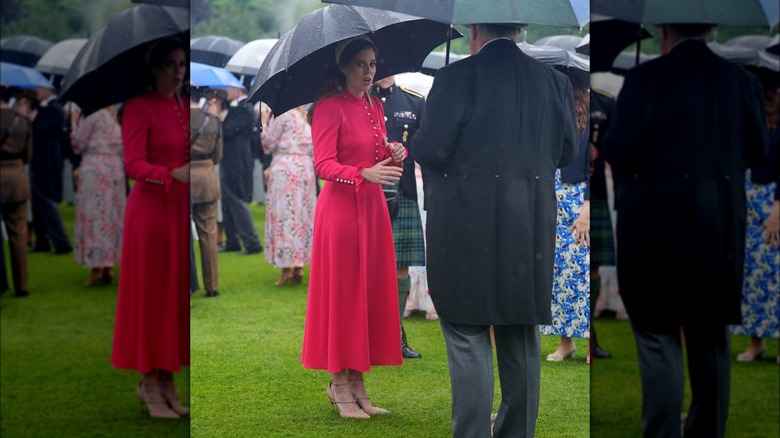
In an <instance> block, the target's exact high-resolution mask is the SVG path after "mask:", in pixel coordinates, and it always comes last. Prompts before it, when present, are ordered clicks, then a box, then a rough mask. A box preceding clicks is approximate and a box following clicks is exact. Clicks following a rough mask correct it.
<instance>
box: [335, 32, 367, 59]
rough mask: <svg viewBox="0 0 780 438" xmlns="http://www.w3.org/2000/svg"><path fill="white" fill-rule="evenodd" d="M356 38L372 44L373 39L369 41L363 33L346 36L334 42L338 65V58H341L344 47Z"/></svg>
mask: <svg viewBox="0 0 780 438" xmlns="http://www.w3.org/2000/svg"><path fill="white" fill-rule="evenodd" d="M357 40H366V41H368V42H369V43H372V44H373V41H371V39H370V38H369V37H367V36H365V35H358V36H356V37H352V38H347V39H345V40H341V41H339V42H338V43H337V44H336V65H339V59H340V58H341V53H342V52H344V49H346V48H347V46H348V45H349V44H350V43H352V42H353V41H357Z"/></svg>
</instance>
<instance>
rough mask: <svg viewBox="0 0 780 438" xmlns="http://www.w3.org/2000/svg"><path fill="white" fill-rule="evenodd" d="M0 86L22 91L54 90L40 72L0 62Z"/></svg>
mask: <svg viewBox="0 0 780 438" xmlns="http://www.w3.org/2000/svg"><path fill="white" fill-rule="evenodd" d="M0 86H2V87H18V88H22V89H25V88H38V87H43V88H52V89H53V88H54V86H53V85H52V84H50V83H49V81H47V80H46V77H45V76H43V75H42V74H41V72H39V71H38V70H35V69H33V68H29V67H24V66H22V65H17V64H11V63H8V62H0Z"/></svg>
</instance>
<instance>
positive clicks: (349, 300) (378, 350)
mask: <svg viewBox="0 0 780 438" xmlns="http://www.w3.org/2000/svg"><path fill="white" fill-rule="evenodd" d="M364 184H367V185H366V186H364V187H362V188H361V190H360V191H356V190H355V186H353V185H347V184H340V183H334V182H327V183H326V184H325V186H324V187H323V189H322V192H321V193H320V196H319V198H318V199H317V207H316V214H315V219H314V236H313V242H312V263H311V275H310V279H309V295H308V304H307V306H306V325H305V328H304V334H303V353H302V355H301V362H303V366H304V367H305V368H313V369H322V370H328V372H329V373H337V372H339V371H341V370H344V369H353V370H357V371H362V372H367V371H370V369H371V366H373V365H401V364H403V358H402V357H401V335H400V332H401V328H400V320H399V315H398V287H397V281H396V272H395V271H396V269H395V253H394V248H393V235H392V228H391V227H390V218H389V215H388V212H387V205H386V204H385V199H384V195H383V194H382V190H381V188H380V187H379V186H378V185H376V184H370V183H367V182H366V183H364Z"/></svg>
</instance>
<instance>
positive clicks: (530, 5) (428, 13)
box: [327, 0, 590, 28]
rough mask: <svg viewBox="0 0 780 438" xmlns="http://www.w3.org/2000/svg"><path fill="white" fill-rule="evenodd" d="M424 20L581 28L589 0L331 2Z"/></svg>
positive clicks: (350, 0) (376, 0)
mask: <svg viewBox="0 0 780 438" xmlns="http://www.w3.org/2000/svg"><path fill="white" fill-rule="evenodd" d="M327 2H328V3H340V4H345V5H355V6H366V7H369V8H375V9H381V10H384V11H393V12H399V13H402V14H409V15H414V16H417V17H424V18H428V19H431V20H433V21H438V22H439V23H446V24H473V23H526V24H544V25H549V26H563V27H575V28H581V27H582V26H584V25H585V23H587V22H588V20H589V19H590V2H589V1H588V0H427V1H420V0H327Z"/></svg>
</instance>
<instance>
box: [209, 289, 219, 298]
mask: <svg viewBox="0 0 780 438" xmlns="http://www.w3.org/2000/svg"><path fill="white" fill-rule="evenodd" d="M218 296H219V291H218V290H212V291H206V298H214V297H218Z"/></svg>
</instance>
